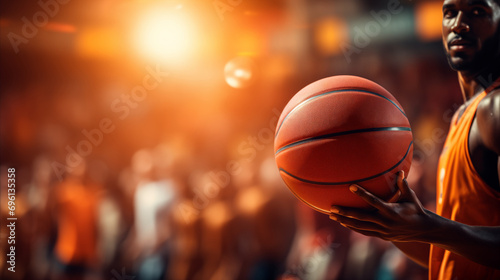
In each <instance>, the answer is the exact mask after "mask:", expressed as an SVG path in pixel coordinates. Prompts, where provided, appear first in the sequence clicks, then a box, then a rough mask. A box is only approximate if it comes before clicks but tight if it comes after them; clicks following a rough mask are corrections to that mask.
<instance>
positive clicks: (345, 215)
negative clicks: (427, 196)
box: [330, 171, 432, 242]
mask: <svg viewBox="0 0 500 280" xmlns="http://www.w3.org/2000/svg"><path fill="white" fill-rule="evenodd" d="M397 186H398V189H399V191H400V192H401V195H400V197H399V199H398V200H397V201H396V202H394V203H389V202H385V201H383V200H381V199H380V198H378V197H376V196H375V195H373V194H371V193H370V192H368V191H366V190H365V189H363V188H362V187H360V186H358V185H351V186H350V187H349V189H350V190H351V191H352V192H353V193H354V194H356V195H358V196H360V197H361V198H362V199H363V200H365V201H366V202H367V203H368V204H370V205H372V206H373V207H375V208H376V209H377V211H370V210H365V209H357V208H348V207H340V206H332V208H331V213H330V219H332V220H334V221H337V222H339V223H340V224H341V225H343V226H345V227H347V228H349V229H352V230H353V231H356V232H359V233H361V234H364V235H368V236H375V237H379V238H382V239H384V240H389V241H408V242H411V241H420V239H419V236H420V235H421V234H422V233H423V232H425V230H426V229H428V228H429V227H430V226H431V225H432V221H431V220H432V218H431V216H430V215H429V214H428V212H427V210H426V209H424V207H423V206H422V203H420V200H418V198H417V196H416V195H415V193H414V192H413V190H412V189H410V187H409V186H408V183H407V182H406V179H404V172H403V171H400V172H399V173H398V179H397Z"/></svg>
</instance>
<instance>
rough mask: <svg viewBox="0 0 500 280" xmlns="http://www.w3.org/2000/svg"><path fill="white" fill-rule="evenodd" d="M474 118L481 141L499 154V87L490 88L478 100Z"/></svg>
mask: <svg viewBox="0 0 500 280" xmlns="http://www.w3.org/2000/svg"><path fill="white" fill-rule="evenodd" d="M476 118H477V124H478V127H479V133H480V134H481V138H482V140H483V143H484V144H485V145H486V147H488V148H489V149H491V150H493V151H495V152H496V153H497V154H499V155H500V89H495V90H492V91H491V92H490V93H488V95H486V96H485V97H484V98H483V99H482V100H481V102H479V104H478V107H477V112H476Z"/></svg>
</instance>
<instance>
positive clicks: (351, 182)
mask: <svg viewBox="0 0 500 280" xmlns="http://www.w3.org/2000/svg"><path fill="white" fill-rule="evenodd" d="M411 145H413V141H411V142H410V145H409V146H408V150H406V154H405V155H404V157H403V158H402V159H401V160H400V161H398V163H396V164H395V165H393V166H391V168H389V169H387V170H385V171H382V172H380V173H378V174H375V175H373V176H370V177H366V178H363V179H358V180H354V181H346V182H317V181H311V180H307V179H303V178H300V177H297V176H295V175H293V174H291V173H289V172H288V171H286V170H285V169H283V168H280V169H279V170H280V171H283V172H284V173H286V174H287V175H288V176H290V177H292V178H294V179H296V180H299V181H302V182H304V183H309V184H314V185H324V186H334V185H346V184H349V185H351V184H357V183H359V182H363V181H368V180H370V179H373V178H376V177H378V176H382V175H384V174H386V173H388V172H389V171H391V170H393V169H394V168H396V167H397V166H398V165H400V164H401V163H402V162H403V161H404V160H405V158H406V157H407V156H408V153H409V152H410V148H411Z"/></svg>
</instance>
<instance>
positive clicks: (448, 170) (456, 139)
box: [429, 81, 500, 280]
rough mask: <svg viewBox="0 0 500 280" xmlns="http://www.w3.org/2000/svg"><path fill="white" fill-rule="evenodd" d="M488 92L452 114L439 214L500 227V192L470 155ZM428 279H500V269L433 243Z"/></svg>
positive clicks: (442, 169) (440, 170)
mask: <svg viewBox="0 0 500 280" xmlns="http://www.w3.org/2000/svg"><path fill="white" fill-rule="evenodd" d="M497 82H498V81H497ZM487 93H488V90H486V91H484V92H482V93H481V94H480V95H479V96H477V97H476V98H475V100H473V101H472V103H471V104H470V105H469V106H468V107H467V108H466V109H465V111H464V113H463V114H462V117H461V118H460V119H459V120H458V122H457V115H455V116H454V117H453V120H452V124H451V126H450V131H449V133H448V137H447V138H446V142H445V144H444V148H443V152H442V153H441V157H440V159H439V165H438V178H437V192H436V194H437V211H436V213H437V214H438V215H440V216H442V217H445V218H447V219H450V220H453V221H457V222H460V223H464V224H468V225H481V226H500V193H499V192H496V191H495V190H493V189H492V188H491V187H489V186H488V185H486V183H485V182H484V181H483V180H482V179H481V178H480V177H479V175H478V173H477V172H476V170H475V169H474V166H473V165H472V161H471V159H470V155H469V131H470V128H471V126H472V121H473V120H474V117H475V115H476V110H477V106H478V104H479V102H480V101H481V100H482V99H483V98H484V97H485V96H486V95H487ZM450 234H453V233H450ZM429 279H431V280H434V279H439V280H458V279H464V280H465V279H500V270H496V269H493V268H490V267H487V266H483V265H480V264H478V263H475V262H473V261H470V260H468V259H466V258H464V257H461V256H459V255H456V254H454V253H451V252H450V251H447V250H444V249H441V248H439V247H437V246H432V245H431V251H430V258H429Z"/></svg>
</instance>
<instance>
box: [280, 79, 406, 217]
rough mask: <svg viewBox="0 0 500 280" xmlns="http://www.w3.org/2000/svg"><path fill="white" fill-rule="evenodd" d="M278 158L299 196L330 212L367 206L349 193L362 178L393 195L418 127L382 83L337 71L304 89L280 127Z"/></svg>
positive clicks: (376, 190) (375, 191) (363, 182)
mask: <svg viewBox="0 0 500 280" xmlns="http://www.w3.org/2000/svg"><path fill="white" fill-rule="evenodd" d="M274 153H275V159H276V164H277V166H278V168H279V172H280V175H281V177H282V178H283V180H284V181H285V183H286V185H287V186H288V187H289V189H290V190H291V191H292V192H293V193H294V194H295V196H296V197H297V198H299V199H300V200H302V201H303V202H304V203H306V204H307V205H309V206H310V207H312V208H313V209H315V210H317V211H319V212H322V213H325V214H328V213H329V211H330V206H331V205H338V206H348V207H362V208H366V207H369V206H368V204H367V203H366V202H364V201H363V200H362V199H361V198H359V197H358V196H356V195H354V194H353V193H351V192H350V191H349V186H350V185H351V184H359V185H361V186H363V187H364V188H365V189H366V190H368V191H370V192H372V193H373V194H374V195H376V196H378V197H380V198H382V199H384V200H391V199H392V198H393V197H395V196H396V195H397V187H396V177H397V176H396V174H397V172H398V171H399V170H404V171H405V174H408V171H409V169H410V165H411V159H412V156H413V141H412V132H411V128H410V123H409V121H408V118H407V117H406V115H405V112H404V111H403V108H402V107H401V105H400V104H399V103H398V101H397V100H396V99H395V98H394V97H393V96H392V95H391V94H390V93H389V92H388V91H387V90H385V89H384V88H383V87H381V86H380V85H378V84H376V83H374V82H372V81H370V80H367V79H364V78H360V77H356V76H333V77H328V78H324V79H321V80H319V81H316V82H314V83H312V84H310V85H308V86H306V87H305V88H303V89H302V90H300V91H299V92H298V93H297V94H296V95H295V96H294V97H293V98H292V99H291V100H290V101H289V102H288V104H287V105H286V107H285V109H284V110H283V112H282V113H281V117H280V119H279V121H278V125H277V127H276V135H275V139H274Z"/></svg>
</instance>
